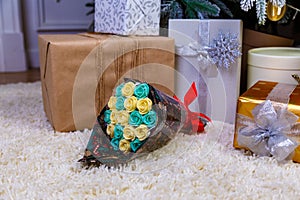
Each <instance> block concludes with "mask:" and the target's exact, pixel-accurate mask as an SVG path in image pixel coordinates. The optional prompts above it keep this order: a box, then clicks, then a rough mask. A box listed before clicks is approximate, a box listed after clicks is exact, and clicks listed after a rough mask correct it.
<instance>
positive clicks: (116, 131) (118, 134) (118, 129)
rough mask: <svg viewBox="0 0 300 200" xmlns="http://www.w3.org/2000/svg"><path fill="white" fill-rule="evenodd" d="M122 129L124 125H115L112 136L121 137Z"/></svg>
mask: <svg viewBox="0 0 300 200" xmlns="http://www.w3.org/2000/svg"><path fill="white" fill-rule="evenodd" d="M123 129H124V127H123V126H121V125H120V124H117V125H115V129H114V138H116V139H119V140H120V139H121V138H122V137H123Z"/></svg>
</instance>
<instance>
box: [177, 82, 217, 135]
mask: <svg viewBox="0 0 300 200" xmlns="http://www.w3.org/2000/svg"><path fill="white" fill-rule="evenodd" d="M197 96H198V93H197V89H196V84H195V82H193V83H192V85H191V87H190V88H189V90H188V91H187V92H186V94H185V96H184V100H183V102H182V101H180V99H179V98H178V97H177V96H174V99H176V100H177V101H178V102H179V103H180V104H181V105H183V106H184V108H185V110H186V111H187V117H186V120H185V125H184V128H186V127H187V126H189V125H190V124H191V126H192V129H193V132H197V133H201V132H203V131H204V127H205V125H206V123H207V122H210V121H211V119H210V118H209V117H207V116H206V115H204V114H203V113H200V112H192V111H191V110H190V109H189V105H190V104H191V103H192V102H193V101H194V100H195V99H196V97H197Z"/></svg>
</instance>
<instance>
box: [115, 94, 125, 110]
mask: <svg viewBox="0 0 300 200" xmlns="http://www.w3.org/2000/svg"><path fill="white" fill-rule="evenodd" d="M125 99H126V98H125V97H123V96H119V97H117V102H116V109H117V110H124V109H125V107H124V101H125Z"/></svg>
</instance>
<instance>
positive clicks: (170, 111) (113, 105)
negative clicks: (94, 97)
mask: <svg viewBox="0 0 300 200" xmlns="http://www.w3.org/2000/svg"><path fill="white" fill-rule="evenodd" d="M196 95H197V94H196V90H195V85H194V84H193V87H191V89H190V90H189V92H188V93H187V95H186V97H185V101H184V103H183V102H181V101H180V100H178V99H177V98H176V97H175V98H173V97H170V96H169V95H167V94H165V93H163V92H161V91H159V90H157V89H155V88H154V87H153V86H151V85H150V84H147V83H144V82H140V81H136V80H132V79H126V80H125V82H124V83H122V84H120V85H118V86H117V88H116V89H115V94H114V95H113V96H111V97H110V99H109V101H108V103H107V105H106V106H105V107H104V108H103V110H102V111H101V113H100V115H99V116H98V118H97V122H96V124H95V126H94V128H93V132H92V135H91V137H90V140H89V142H88V145H87V148H86V151H85V155H84V157H83V158H82V159H80V160H79V162H81V163H82V164H83V165H84V166H88V167H89V166H91V165H95V166H99V165H101V164H104V165H106V166H109V167H111V166H118V165H120V164H125V163H127V162H128V161H130V160H132V159H134V158H136V157H137V156H140V155H143V154H145V153H149V152H151V151H154V150H156V149H158V148H160V147H162V146H164V145H166V144H167V143H168V142H169V141H170V140H171V139H172V138H173V137H174V136H175V134H176V133H177V132H178V131H181V132H184V133H188V134H191V133H196V132H202V131H203V130H204V127H205V125H206V123H207V122H208V121H210V119H209V118H208V117H206V116H205V115H203V114H201V113H194V112H191V111H190V110H189V109H188V105H189V104H190V103H191V102H192V101H193V100H194V98H195V97H196Z"/></svg>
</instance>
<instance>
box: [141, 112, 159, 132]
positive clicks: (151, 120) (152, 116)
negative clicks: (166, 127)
mask: <svg viewBox="0 0 300 200" xmlns="http://www.w3.org/2000/svg"><path fill="white" fill-rule="evenodd" d="M142 119H143V122H144V124H145V125H146V126H147V127H148V128H151V127H153V126H155V124H156V120H157V116H156V112H155V111H153V110H150V111H149V112H148V113H147V114H145V115H143V118H142Z"/></svg>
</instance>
